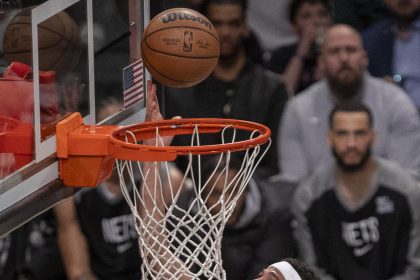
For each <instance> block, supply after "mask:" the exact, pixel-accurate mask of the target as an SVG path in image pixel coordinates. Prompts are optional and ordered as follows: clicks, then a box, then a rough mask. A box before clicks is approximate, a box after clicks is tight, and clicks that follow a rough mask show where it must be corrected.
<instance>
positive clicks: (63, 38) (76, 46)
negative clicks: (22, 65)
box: [9, 23, 78, 53]
mask: <svg viewBox="0 0 420 280" xmlns="http://www.w3.org/2000/svg"><path fill="white" fill-rule="evenodd" d="M15 24H19V23H13V24H11V25H15ZM40 26H41V25H40ZM41 27H42V28H44V29H45V30H48V31H50V32H51V33H54V34H55V35H58V36H59V37H60V38H61V39H62V40H64V41H66V42H67V44H69V45H72V46H73V47H74V48H78V45H75V44H73V43H72V41H71V40H70V39H69V38H67V37H64V36H63V34H61V33H58V32H56V31H54V30H53V29H51V28H47V27H44V26H41ZM31 40H32V38H31ZM38 42H39V40H38ZM60 43H61V41H59V42H58V43H56V44H54V45H52V46H48V47H46V48H45V49H47V48H53V47H56V46H58V45H60ZM38 49H40V50H41V48H38ZM22 52H27V51H21V52H17V53H22ZM9 53H14V52H9Z"/></svg>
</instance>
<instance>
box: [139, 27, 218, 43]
mask: <svg viewBox="0 0 420 280" xmlns="http://www.w3.org/2000/svg"><path fill="white" fill-rule="evenodd" d="M174 28H191V29H196V30H200V31H203V32H205V33H207V34H209V35H210V36H212V37H213V38H214V39H216V41H219V38H217V37H216V36H214V34H213V33H211V32H209V31H206V30H204V29H200V28H198V27H194V26H188V25H178V26H168V27H165V28H162V29H159V30H156V31H153V32H151V33H150V34H148V35H147V36H146V37H144V38H145V39H147V38H148V37H149V36H151V35H152V34H155V33H157V32H160V31H162V30H166V29H174Z"/></svg>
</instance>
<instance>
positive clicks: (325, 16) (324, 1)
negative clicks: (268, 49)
mask: <svg viewBox="0 0 420 280" xmlns="http://www.w3.org/2000/svg"><path fill="white" fill-rule="evenodd" d="M289 21H290V24H291V25H292V27H293V29H294V31H295V32H296V34H297V35H298V38H299V39H298V42H297V43H294V44H291V45H288V46H283V47H281V48H279V49H277V50H275V51H274V52H273V55H272V57H271V60H270V62H269V63H268V68H269V69H270V70H272V71H274V72H276V73H280V74H281V77H282V79H283V81H284V82H285V84H286V85H287V86H288V89H289V90H291V91H292V92H293V93H294V94H295V93H297V92H300V91H302V90H304V89H305V88H306V87H308V86H309V85H311V84H313V83H314V82H316V81H317V80H319V79H320V78H321V71H320V69H319V65H318V55H319V52H320V47H321V44H322V42H323V40H324V32H325V29H326V28H328V27H329V26H330V24H331V15H330V7H329V1H328V0H292V1H291V2H290V9H289Z"/></svg>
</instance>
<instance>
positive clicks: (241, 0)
mask: <svg viewBox="0 0 420 280" xmlns="http://www.w3.org/2000/svg"><path fill="white" fill-rule="evenodd" d="M211 4H235V5H240V6H241V7H242V10H243V14H244V17H245V14H246V10H247V8H248V4H247V1H246V0H204V1H203V2H202V3H201V4H200V5H199V9H198V11H199V12H200V13H202V14H203V15H205V16H208V9H209V6H210V5H211Z"/></svg>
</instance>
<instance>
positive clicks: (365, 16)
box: [331, 0, 388, 32]
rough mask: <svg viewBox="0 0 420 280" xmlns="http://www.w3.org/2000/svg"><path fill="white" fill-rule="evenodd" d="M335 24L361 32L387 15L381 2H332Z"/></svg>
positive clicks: (376, 0)
mask: <svg viewBox="0 0 420 280" xmlns="http://www.w3.org/2000/svg"><path fill="white" fill-rule="evenodd" d="M331 2H332V7H333V10H332V11H333V12H332V15H333V16H334V22H335V23H344V24H348V25H350V26H352V27H353V28H355V29H357V30H358V31H360V32H361V31H363V30H364V29H366V28H368V27H369V26H371V25H372V24H374V23H376V22H378V21H380V20H382V19H383V18H384V17H386V16H387V15H388V13H387V9H386V8H385V5H384V1H383V0H369V1H366V0H334V1H331Z"/></svg>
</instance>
